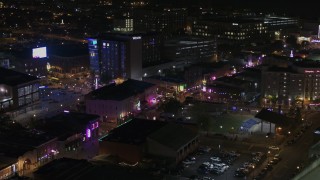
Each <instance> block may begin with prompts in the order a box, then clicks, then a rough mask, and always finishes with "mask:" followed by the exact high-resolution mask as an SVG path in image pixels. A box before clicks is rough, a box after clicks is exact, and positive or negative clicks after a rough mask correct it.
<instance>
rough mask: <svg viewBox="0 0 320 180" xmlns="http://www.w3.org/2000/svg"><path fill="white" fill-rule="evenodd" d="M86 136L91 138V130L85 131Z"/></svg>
mask: <svg viewBox="0 0 320 180" xmlns="http://www.w3.org/2000/svg"><path fill="white" fill-rule="evenodd" d="M86 136H87V138H90V137H91V130H90V129H89V128H88V129H87V131H86Z"/></svg>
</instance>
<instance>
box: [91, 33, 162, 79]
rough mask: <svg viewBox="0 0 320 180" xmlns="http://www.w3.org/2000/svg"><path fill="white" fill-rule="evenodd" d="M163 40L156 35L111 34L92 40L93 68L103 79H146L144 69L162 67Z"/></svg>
mask: <svg viewBox="0 0 320 180" xmlns="http://www.w3.org/2000/svg"><path fill="white" fill-rule="evenodd" d="M160 43H161V41H160V38H159V36H158V35H157V34H154V33H107V34H104V35H102V36H99V37H97V38H91V39H89V42H88V44H89V53H90V68H91V70H92V71H93V72H95V73H96V74H97V75H99V76H101V78H105V79H107V80H114V79H117V78H123V79H128V78H132V79H137V80H141V78H142V67H143V66H144V65H145V66H146V65H152V64H156V63H159V61H160V60H161V58H160V50H159V47H160Z"/></svg>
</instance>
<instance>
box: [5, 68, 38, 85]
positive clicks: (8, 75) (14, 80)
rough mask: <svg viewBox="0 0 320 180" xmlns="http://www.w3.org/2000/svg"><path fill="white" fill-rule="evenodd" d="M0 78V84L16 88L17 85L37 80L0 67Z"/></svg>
mask: <svg viewBox="0 0 320 180" xmlns="http://www.w3.org/2000/svg"><path fill="white" fill-rule="evenodd" d="M0 77H1V78H0V84H6V85H9V86H17V85H19V84H25V83H28V82H32V81H36V80H38V79H39V78H37V77H35V76H30V75H28V74H24V73H21V72H17V71H14V70H10V69H6V68H2V67H0Z"/></svg>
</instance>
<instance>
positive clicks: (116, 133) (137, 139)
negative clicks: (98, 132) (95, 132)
mask: <svg viewBox="0 0 320 180" xmlns="http://www.w3.org/2000/svg"><path fill="white" fill-rule="evenodd" d="M166 124H167V122H163V121H153V120H145V119H137V118H135V119H132V120H131V121H128V122H127V123H125V124H123V125H121V126H119V127H117V128H115V129H113V130H112V131H110V133H109V134H108V135H107V136H105V137H103V138H101V139H100V141H112V142H123V143H132V144H142V143H144V142H145V141H146V138H147V136H149V135H150V134H151V133H153V132H155V131H156V130H158V129H160V128H162V127H163V126H165V125H166Z"/></svg>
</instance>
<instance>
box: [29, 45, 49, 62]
mask: <svg viewBox="0 0 320 180" xmlns="http://www.w3.org/2000/svg"><path fill="white" fill-rule="evenodd" d="M32 57H33V58H34V59H40V58H46V57H47V47H40V48H33V49H32Z"/></svg>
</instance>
